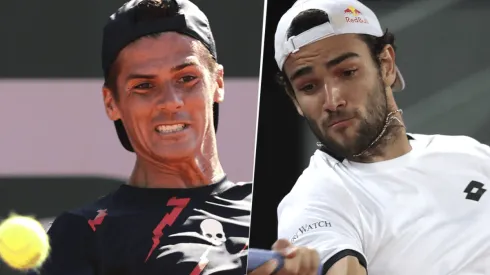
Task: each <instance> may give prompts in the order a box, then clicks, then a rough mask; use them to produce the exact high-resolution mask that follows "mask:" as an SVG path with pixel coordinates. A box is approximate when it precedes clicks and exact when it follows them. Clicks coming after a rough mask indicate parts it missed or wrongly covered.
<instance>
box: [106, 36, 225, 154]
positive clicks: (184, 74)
mask: <svg viewBox="0 0 490 275" xmlns="http://www.w3.org/2000/svg"><path fill="white" fill-rule="evenodd" d="M206 53H207V54H209V53H208V52H207V50H206V49H205V47H204V46H203V45H202V44H201V43H200V42H198V41H197V40H195V39H192V38H190V37H188V36H184V35H181V34H178V33H174V32H167V33H163V34H161V35H159V36H158V37H144V38H141V39H139V40H137V41H136V42H134V43H132V44H130V45H128V46H127V47H126V48H124V49H123V50H122V51H121V52H120V54H119V56H118V59H117V61H116V63H115V68H117V70H118V71H117V72H118V75H117V91H116V92H117V93H118V97H119V98H118V99H117V100H115V99H114V98H113V96H112V94H111V91H109V90H108V89H107V88H104V100H105V105H106V110H107V113H108V115H109V117H110V118H111V119H112V120H117V119H121V120H122V122H123V124H124V126H125V128H126V131H127V133H128V136H129V139H130V141H131V144H132V145H133V148H134V149H135V152H137V153H138V154H139V155H143V156H147V157H151V158H155V157H156V158H159V159H181V158H188V157H192V156H194V155H195V154H196V153H197V152H198V151H199V150H201V149H202V148H201V147H202V144H203V141H204V139H205V137H206V136H207V135H214V127H213V112H212V106H213V103H214V102H221V101H222V99H223V70H222V67H221V66H218V68H217V70H216V72H211V71H210V68H209V64H208V63H209V62H208V61H209V60H208V59H207V58H208V57H206V56H205V54H206Z"/></svg>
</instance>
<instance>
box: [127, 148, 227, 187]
mask: <svg viewBox="0 0 490 275" xmlns="http://www.w3.org/2000/svg"><path fill="white" fill-rule="evenodd" d="M224 176H225V174H224V171H223V168H222V166H221V163H220V162H219V159H218V155H217V153H214V154H212V155H208V156H203V155H201V156H195V157H192V158H188V159H184V160H180V161H175V162H172V161H169V162H167V163H156V162H153V161H149V160H146V159H143V158H140V157H137V159H136V164H135V166H134V169H133V173H132V174H131V177H130V179H129V184H130V185H133V186H137V187H144V188H193V187H200V186H205V185H208V184H212V183H215V182H218V181H220V180H221V179H223V178H224Z"/></svg>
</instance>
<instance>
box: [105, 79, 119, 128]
mask: <svg viewBox="0 0 490 275" xmlns="http://www.w3.org/2000/svg"><path fill="white" fill-rule="evenodd" d="M115 92H116V93H117V91H115ZM102 96H103V99H104V107H105V111H106V113H107V116H108V117H109V119H110V120H112V121H116V120H118V119H121V113H120V112H119V108H118V107H117V104H116V100H115V99H114V95H113V93H112V91H111V90H110V89H109V88H107V87H105V86H104V87H102Z"/></svg>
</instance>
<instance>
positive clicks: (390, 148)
mask: <svg viewBox="0 0 490 275" xmlns="http://www.w3.org/2000/svg"><path fill="white" fill-rule="evenodd" d="M396 117H397V119H398V120H394V121H393V122H392V124H390V125H389V126H388V128H387V131H386V133H385V134H384V135H383V137H381V138H380V139H379V140H378V142H377V144H375V145H374V146H373V147H372V148H371V149H369V150H367V151H366V153H365V154H363V155H361V156H359V157H357V158H355V159H353V161H355V162H363V163H373V162H380V161H386V160H390V159H395V158H398V157H400V156H403V155H405V154H407V153H409V152H410V151H411V150H412V146H411V145H410V141H409V140H408V138H407V132H406V130H405V125H404V124H403V122H402V118H401V115H397V116H396Z"/></svg>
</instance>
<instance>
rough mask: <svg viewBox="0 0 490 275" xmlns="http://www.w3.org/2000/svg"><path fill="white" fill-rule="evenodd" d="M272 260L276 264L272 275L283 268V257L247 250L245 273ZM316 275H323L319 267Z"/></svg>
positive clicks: (264, 251) (259, 250)
mask: <svg viewBox="0 0 490 275" xmlns="http://www.w3.org/2000/svg"><path fill="white" fill-rule="evenodd" d="M272 259H276V260H277V262H278V265H277V267H276V269H275V270H274V272H272V274H274V273H276V272H277V271H279V270H280V269H281V268H282V267H283V266H284V257H283V256H282V255H281V254H279V253H277V252H274V251H271V250H264V249H257V248H249V249H248V265H247V272H252V271H254V270H255V269H256V268H258V267H259V266H261V265H263V264H265V263H266V262H268V261H270V260H272ZM318 275H323V274H322V267H321V266H320V267H318Z"/></svg>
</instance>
